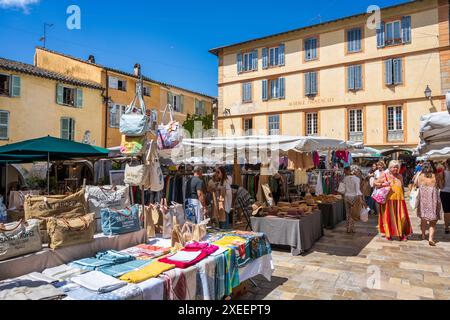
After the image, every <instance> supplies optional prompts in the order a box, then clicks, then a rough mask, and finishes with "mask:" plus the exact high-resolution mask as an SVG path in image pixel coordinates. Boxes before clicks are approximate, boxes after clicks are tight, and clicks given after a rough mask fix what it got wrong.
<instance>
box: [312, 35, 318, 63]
mask: <svg viewBox="0 0 450 320" xmlns="http://www.w3.org/2000/svg"><path fill="white" fill-rule="evenodd" d="M311 47H312V59H317V39H316V38H313V39H311Z"/></svg>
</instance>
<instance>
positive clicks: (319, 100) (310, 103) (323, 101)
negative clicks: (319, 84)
mask: <svg viewBox="0 0 450 320" xmlns="http://www.w3.org/2000/svg"><path fill="white" fill-rule="evenodd" d="M334 102H335V99H334V98H316V99H303V100H299V101H292V102H290V103H289V106H290V107H297V106H313V105H314V106H316V105H322V104H330V103H334Z"/></svg>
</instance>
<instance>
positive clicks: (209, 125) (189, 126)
mask: <svg viewBox="0 0 450 320" xmlns="http://www.w3.org/2000/svg"><path fill="white" fill-rule="evenodd" d="M195 122H201V123H202V125H203V130H210V129H213V128H214V119H213V115H212V114H206V115H204V116H200V115H195V114H194V115H191V114H189V113H188V115H187V117H186V121H184V122H183V128H184V129H185V130H187V131H188V132H189V133H190V134H191V136H192V135H193V133H194V126H195Z"/></svg>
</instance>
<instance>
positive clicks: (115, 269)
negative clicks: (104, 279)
mask: <svg viewBox="0 0 450 320" xmlns="http://www.w3.org/2000/svg"><path fill="white" fill-rule="evenodd" d="M151 262H152V261H151V260H133V261H128V262H125V263H121V264H115V265H112V266H107V267H101V268H99V269H98V271H100V272H103V273H104V274H107V275H109V276H111V277H114V278H119V277H120V276H123V275H124V274H125V273H128V272H131V271H137V270H139V269H142V268H143V267H145V266H146V265H148V264H150V263H151Z"/></svg>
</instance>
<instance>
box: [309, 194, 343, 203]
mask: <svg viewBox="0 0 450 320" xmlns="http://www.w3.org/2000/svg"><path fill="white" fill-rule="evenodd" d="M314 200H315V201H316V202H317V203H325V204H327V203H328V204H329V203H334V202H336V201H338V200H342V196H341V195H320V196H316V197H314Z"/></svg>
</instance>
